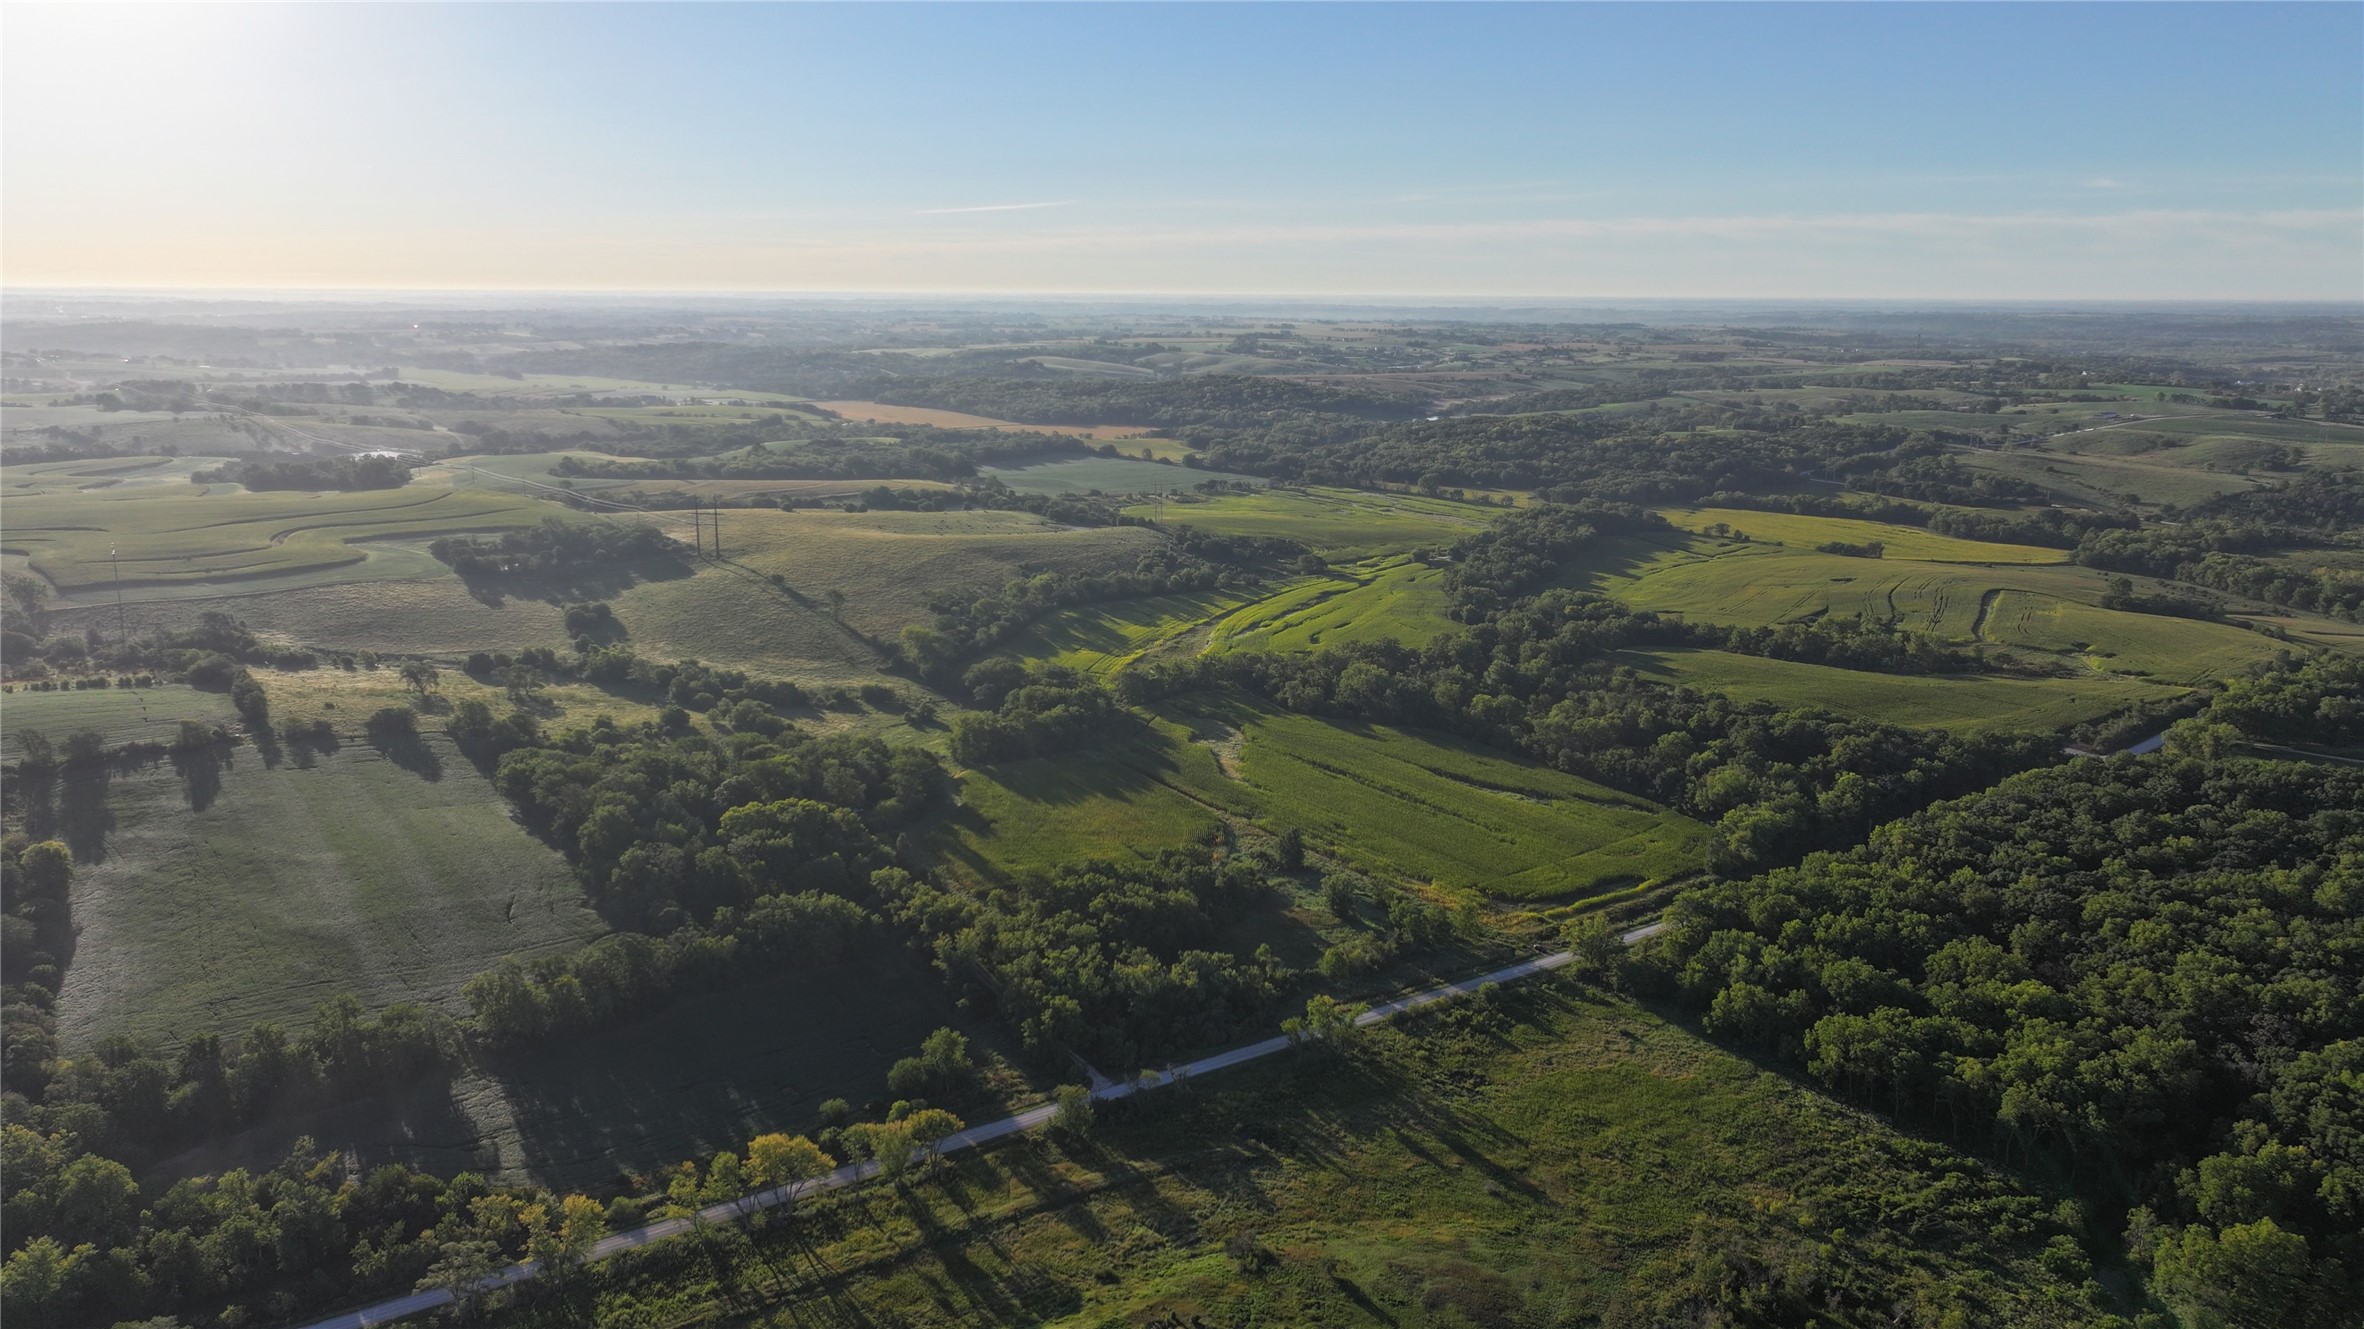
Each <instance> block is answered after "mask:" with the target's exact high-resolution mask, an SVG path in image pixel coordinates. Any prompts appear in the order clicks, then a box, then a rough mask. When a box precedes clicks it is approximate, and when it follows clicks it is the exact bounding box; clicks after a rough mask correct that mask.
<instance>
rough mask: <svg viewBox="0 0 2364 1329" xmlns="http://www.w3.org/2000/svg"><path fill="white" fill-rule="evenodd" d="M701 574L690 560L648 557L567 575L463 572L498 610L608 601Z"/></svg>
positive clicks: (481, 598)
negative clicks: (525, 604)
mask: <svg viewBox="0 0 2364 1329" xmlns="http://www.w3.org/2000/svg"><path fill="white" fill-rule="evenodd" d="M696 575H697V569H696V568H694V567H692V566H690V560H688V559H687V558H676V557H665V558H644V559H638V560H635V561H633V562H629V563H601V564H594V565H590V566H587V567H579V568H569V569H567V570H566V571H564V572H530V573H513V572H480V573H473V574H469V573H462V574H461V575H460V584H461V585H463V586H465V587H467V588H468V594H469V595H471V596H473V597H475V599H476V600H477V601H478V602H479V603H481V604H484V605H487V606H489V607H491V608H494V609H498V608H500V607H502V606H503V605H505V604H507V603H508V602H509V601H511V600H543V601H547V602H549V603H551V604H570V603H575V602H578V601H583V600H604V599H607V598H609V597H610V596H614V595H619V594H621V593H623V592H625V591H628V590H631V589H632V588H633V587H635V586H638V585H639V584H641V583H642V582H650V581H680V580H682V579H684V578H687V577H693V576H696Z"/></svg>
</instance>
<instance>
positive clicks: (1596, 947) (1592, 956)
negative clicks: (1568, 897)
mask: <svg viewBox="0 0 2364 1329" xmlns="http://www.w3.org/2000/svg"><path fill="white" fill-rule="evenodd" d="M1562 935H1563V936H1564V937H1565V938H1566V940H1567V943H1568V951H1569V953H1570V954H1572V955H1574V956H1575V957H1576V958H1575V959H1574V960H1572V961H1570V962H1569V964H1568V972H1570V973H1572V974H1574V975H1575V976H1576V977H1578V978H1581V979H1585V980H1588V981H1597V980H1599V979H1602V978H1606V977H1607V976H1609V975H1610V974H1612V973H1614V972H1616V969H1617V960H1618V958H1619V956H1620V955H1621V954H1622V953H1623V951H1624V950H1625V947H1624V946H1623V945H1621V944H1620V943H1619V942H1618V940H1617V930H1616V929H1615V928H1613V927H1611V926H1609V920H1608V919H1607V918H1606V917H1604V916H1603V915H1600V914H1584V915H1581V916H1579V917H1578V918H1577V919H1576V920H1575V921H1573V922H1571V923H1569V924H1568V930H1567V931H1566V932H1565V933H1564V934H1562Z"/></svg>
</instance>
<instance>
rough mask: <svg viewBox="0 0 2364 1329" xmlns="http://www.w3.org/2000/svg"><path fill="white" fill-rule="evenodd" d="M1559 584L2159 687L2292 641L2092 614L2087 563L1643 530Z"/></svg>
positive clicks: (2229, 667)
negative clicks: (1831, 618)
mask: <svg viewBox="0 0 2364 1329" xmlns="http://www.w3.org/2000/svg"><path fill="white" fill-rule="evenodd" d="M1567 580H1568V581H1569V582H1570V584H1573V585H1577V586H1580V587H1583V588H1586V589H1594V590H1599V591H1602V592H1605V593H1607V594H1609V595H1613V596H1615V597H1616V598H1618V599H1620V600H1623V601H1625V602H1626V603H1628V604H1631V605H1633V606H1634V607H1635V608H1638V609H1650V610H1656V611H1658V612H1661V613H1670V614H1681V615H1683V616H1684V617H1686V618H1690V619H1695V620H1697V621H1699V622H1702V623H1727V624H1734V625H1738V626H1743V627H1765V626H1771V625H1773V624H1778V623H1792V622H1800V621H1804V620H1807V619H1811V618H1815V617H1818V616H1820V615H1823V614H1838V615H1842V616H1853V615H1857V614H1864V615H1868V616H1870V617H1872V618H1875V619H1893V620H1894V621H1895V622H1897V623H1898V624H1899V625H1900V626H1902V627H1905V628H1909V629H1912V630H1913V631H1916V632H1925V633H1929V634H1931V635H1933V636H1937V637H1941V638H1945V639H1947V640H1951V641H1958V642H1962V643H1966V644H1968V643H1982V644H1984V645H1986V646H1987V647H1989V648H1990V649H1994V650H2000V651H2008V652H2018V653H2034V654H2049V655H2060V656H2065V657H2067V658H2069V659H2071V660H2072V661H2077V662H2081V663H2083V664H2085V665H2088V666H2091V667H2093V668H2095V669H2097V670H2101V671H2104V672H2108V673H2115V674H2132V675H2136V676H2141V677H2150V678H2156V679H2158V680H2159V681H2162V682H2176V683H2188V682H2199V681H2202V680H2205V679H2209V678H2219V677H2223V676H2224V675H2226V674H2228V673H2231V672H2234V671H2236V670H2239V669H2241V668H2244V667H2246V666H2247V665H2249V664H2252V663H2255V662H2257V661H2261V660H2270V659H2272V658H2273V657H2274V655H2275V654H2276V653H2277V652H2278V651H2281V650H2285V649H2287V647H2285V646H2284V645H2282V644H2281V643H2279V642H2276V641H2274V640H2273V639H2271V638H2269V637H2265V636H2262V635H2260V634H2257V633H2253V632H2247V631H2244V630H2242V629H2240V628H2238V627H2233V626H2230V625H2228V624H2223V623H2204V622H2198V621H2195V620H2192V619H2183V618H2166V617H2161V616H2159V615H2155V614H2137V613H2130V612H2126V611H2122V610H2115V609H2103V608H2100V607H2099V604H2098V601H2099V600H2100V598H2101V594H2102V591H2103V590H2104V587H2105V577H2104V575H2103V574H2101V573H2099V572H2096V571H2094V570H2093V569H2090V568H2083V567H2062V566H2036V565H2017V566H2015V565H1998V566H1968V565H1962V564H1949V563H1920V562H1911V561H1907V560H1903V559H1885V558H1882V559H1870V558H1850V557H1847V556H1845V555H1840V554H1823V553H1817V552H1814V551H1813V550H1811V549H1798V548H1792V547H1786V546H1780V545H1764V544H1743V543H1737V542H1733V541H1719V540H1712V539H1708V538H1706V537H1689V538H1685V539H1682V540H1679V541H1664V540H1659V539H1657V538H1655V537H1652V538H1646V539H1645V538H1628V539H1620V540H1611V541H1605V542H1603V543H1602V544H1601V545H1600V546H1598V547H1597V548H1595V549H1594V550H1591V551H1589V552H1588V553H1587V555H1586V556H1585V558H1584V559H1583V560H1582V561H1580V562H1579V563H1578V564H1577V565H1576V566H1575V567H1573V568H1571V570H1570V572H1569V574H1568V577H1567Z"/></svg>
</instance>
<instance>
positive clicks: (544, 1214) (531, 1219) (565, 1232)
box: [524, 1195, 607, 1278]
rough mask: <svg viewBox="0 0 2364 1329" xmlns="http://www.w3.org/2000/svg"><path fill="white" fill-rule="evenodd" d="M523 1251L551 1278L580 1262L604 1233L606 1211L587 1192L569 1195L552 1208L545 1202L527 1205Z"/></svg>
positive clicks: (605, 1232) (558, 1276) (563, 1273)
mask: <svg viewBox="0 0 2364 1329" xmlns="http://www.w3.org/2000/svg"><path fill="white" fill-rule="evenodd" d="M524 1219H525V1225H526V1239H525V1253H526V1255H527V1256H528V1257H530V1258H532V1259H534V1260H538V1261H540V1262H541V1265H542V1268H543V1270H544V1271H545V1272H547V1273H548V1274H549V1275H550V1276H551V1277H552V1278H560V1277H563V1276H564V1275H565V1274H566V1272H567V1271H568V1270H570V1269H572V1268H574V1267H575V1266H576V1265H579V1264H581V1263H582V1262H583V1257H584V1256H586V1255H589V1254H590V1253H591V1248H592V1247H593V1246H595V1245H597V1244H598V1243H599V1239H600V1238H601V1237H604V1236H606V1235H607V1211H606V1210H605V1209H603V1208H601V1207H600V1204H599V1201H597V1200H594V1199H592V1198H591V1197H590V1196H588V1195H569V1196H567V1197H566V1198H564V1199H562V1200H560V1201H559V1202H558V1207H557V1209H556V1210H555V1211H553V1210H551V1208H550V1207H549V1206H548V1205H540V1204H536V1205H529V1206H527V1208H526V1210H525V1212H524Z"/></svg>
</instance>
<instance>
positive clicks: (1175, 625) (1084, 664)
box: [994, 583, 1318, 674]
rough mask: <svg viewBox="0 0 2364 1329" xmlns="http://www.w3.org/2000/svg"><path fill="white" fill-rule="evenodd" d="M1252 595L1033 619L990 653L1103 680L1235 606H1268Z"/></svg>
mask: <svg viewBox="0 0 2364 1329" xmlns="http://www.w3.org/2000/svg"><path fill="white" fill-rule="evenodd" d="M1317 584H1318V583H1317ZM1255 594H1256V593H1255V592H1253V591H1250V592H1240V591H1193V592H1190V593H1188V594H1184V595H1157V596H1148V597H1144V598H1142V599H1138V600H1116V601H1111V602H1109V603H1106V604H1088V605H1077V606H1074V607H1072V608H1068V609H1061V610H1058V611H1056V612H1054V613H1050V614H1046V615H1044V616H1043V617H1041V618H1038V619H1036V620H1035V621H1034V622H1032V623H1030V624H1028V625H1027V626H1026V627H1025V628H1024V629H1023V630H1021V631H1020V632H1018V633H1017V634H1016V635H1014V636H1012V637H1010V638H1009V639H1008V640H1006V641H1004V642H1003V643H1002V644H1001V645H1000V647H998V648H997V649H996V650H995V652H994V653H995V654H997V655H1008V656H1013V657H1016V658H1018V659H1021V660H1040V661H1048V662H1049V663H1052V664H1059V665H1065V666H1067V667H1068V668H1070V669H1080V670H1083V671H1084V672H1086V673H1092V674H1105V673H1109V672H1112V671H1114V670H1117V669H1120V668H1123V667H1124V666H1125V665H1126V664H1128V663H1130V662H1132V661H1133V660H1135V659H1138V658H1139V657H1140V656H1141V655H1142V654H1143V653H1145V652H1147V651H1150V650H1153V649H1155V648H1157V647H1158V646H1161V645H1164V644H1166V643H1168V642H1172V641H1177V640H1180V639H1181V638H1183V637H1186V636H1188V635H1190V634H1191V633H1192V632H1195V631H1197V630H1198V629H1199V628H1200V627H1202V626H1204V624H1205V623H1206V621H1207V620H1209V619H1211V618H1220V619H1221V621H1225V622H1228V621H1229V618H1228V617H1224V616H1225V615H1226V614H1227V611H1231V610H1233V609H1234V607H1235V606H1239V605H1242V604H1243V603H1244V604H1246V605H1247V606H1248V608H1250V609H1253V608H1254V607H1255V606H1257V605H1261V604H1266V603H1269V602H1270V601H1269V600H1265V599H1254V598H1252V597H1253V596H1254V595H1255ZM1282 594H1284V595H1285V594H1288V592H1286V591H1284V592H1283V593H1282ZM1241 612H1245V611H1244V610H1243V611H1241Z"/></svg>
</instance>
